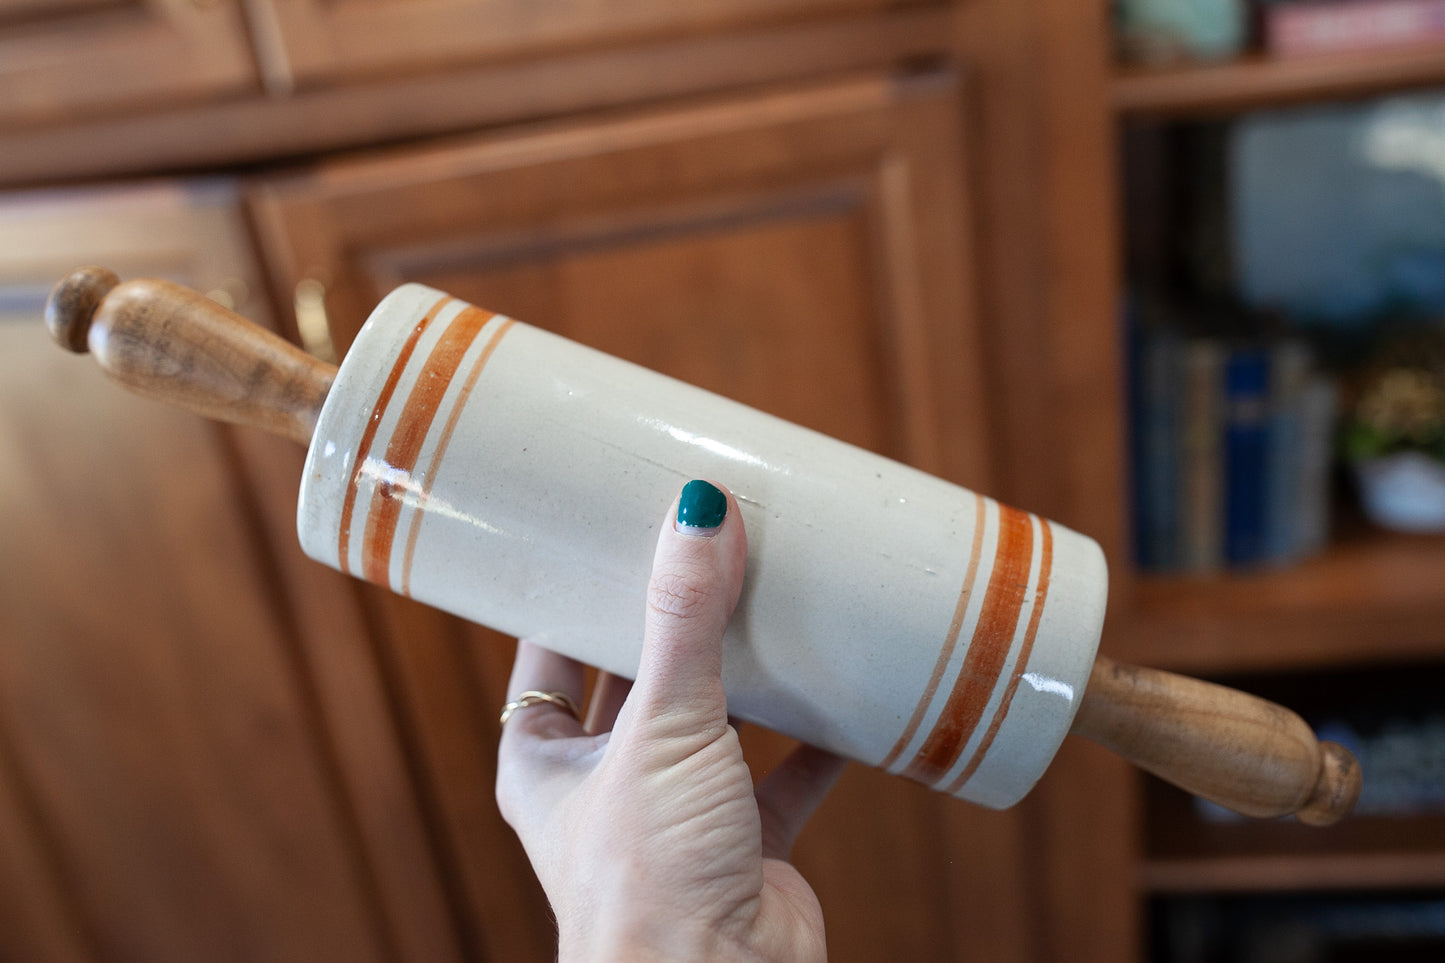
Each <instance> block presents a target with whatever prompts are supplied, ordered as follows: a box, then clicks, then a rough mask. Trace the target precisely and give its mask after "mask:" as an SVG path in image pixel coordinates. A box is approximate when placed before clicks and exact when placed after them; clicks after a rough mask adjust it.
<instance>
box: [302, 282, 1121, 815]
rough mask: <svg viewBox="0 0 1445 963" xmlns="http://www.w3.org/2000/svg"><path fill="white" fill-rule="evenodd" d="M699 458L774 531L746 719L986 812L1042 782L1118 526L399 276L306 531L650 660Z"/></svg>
mask: <svg viewBox="0 0 1445 963" xmlns="http://www.w3.org/2000/svg"><path fill="white" fill-rule="evenodd" d="M694 478H708V479H713V480H716V481H718V482H721V483H722V484H725V485H727V486H729V487H730V488H731V489H732V490H733V492H734V493H735V494H736V496H737V498H738V502H739V504H740V505H741V511H742V515H743V518H744V521H745V523H746V525H747V530H748V539H749V546H750V555H749V573H748V581H747V584H746V586H745V588H744V592H743V598H742V602H741V604H740V606H739V609H738V614H737V615H736V616H735V618H734V620H733V623H732V625H731V627H730V629H729V634H728V641H727V649H726V653H725V667H724V671H725V676H726V683H727V687H728V694H729V703H730V709H731V711H732V712H733V713H734V714H735V715H737V716H739V717H740V718H743V719H747V720H749V721H751V722H756V723H759V724H762V725H765V726H769V727H771V728H774V729H777V730H779V731H782V732H785V733H787V734H789V735H793V736H795V737H797V738H800V739H804V740H806V741H809V742H813V743H815V744H818V745H822V746H825V747H827V748H830V749H833V750H835V751H837V752H840V753H843V754H845V755H848V756H850V757H852V758H854V759H857V760H859V761H861V762H864V763H867V764H869V765H875V766H881V767H883V768H885V769H888V770H889V771H892V772H898V773H902V774H904V775H907V776H909V777H911V778H914V779H917V780H919V781H922V782H924V783H926V784H928V785H931V786H933V787H934V788H937V789H939V790H943V791H947V792H950V793H954V794H956V795H959V796H961V797H963V798H966V799H970V800H972V801H975V802H979V803H983V804H985V805H990V806H998V807H1002V806H1007V805H1010V804H1012V803H1013V802H1015V801H1017V800H1018V799H1019V798H1020V797H1021V796H1022V795H1023V794H1024V793H1026V792H1027V791H1028V789H1029V788H1030V787H1031V786H1032V785H1033V783H1034V782H1035V781H1036V780H1037V778H1038V777H1039V776H1040V775H1041V774H1042V772H1043V770H1044V769H1045V768H1046V767H1047V765H1048V763H1049V761H1050V759H1051V758H1052V757H1053V754H1054V752H1055V750H1056V749H1057V747H1058V745H1059V742H1060V741H1061V740H1062V738H1063V736H1064V734H1065V733H1066V732H1067V731H1068V728H1069V724H1070V722H1071V721H1072V719H1073V716H1074V713H1075V711H1076V709H1077V706H1078V701H1079V699H1080V697H1081V695H1082V692H1083V686H1084V683H1085V682H1086V680H1087V679H1088V677H1089V670H1090V667H1091V666H1092V664H1093V660H1094V654H1095V650H1096V648H1097V645H1098V638H1099V632H1100V629H1101V626H1102V622H1103V615H1104V601H1105V593H1106V585H1107V575H1106V570H1105V565H1104V561H1103V557H1102V553H1101V552H1100V551H1099V549H1098V546H1097V545H1095V544H1094V543H1093V542H1092V541H1091V540H1089V539H1087V538H1085V537H1083V536H1081V535H1078V534H1077V533H1074V532H1072V531H1069V530H1068V529H1066V528H1064V527H1062V526H1059V525H1055V524H1052V523H1050V522H1048V521H1046V520H1043V519H1040V518H1038V517H1037V516H1034V515H1031V514H1028V513H1025V512H1020V511H1017V510H1015V509H1011V508H1008V507H1006V506H1003V505H1000V504H998V503H997V502H995V501H993V500H992V499H988V498H985V497H982V496H979V495H976V494H974V493H973V492H970V491H968V490H966V489H963V488H960V487H958V486H956V485H953V484H950V483H948V482H945V481H942V480H940V479H938V478H934V477H932V476H929V475H926V474H924V473H922V472H919V471H917V470H914V469H912V468H909V467H907V466H905V465H902V464H899V463H897V462H893V461H890V460H888V459H885V458H882V457H880V456H877V455H874V454H872V453H869V452H866V451H863V450H861V449H858V448H854V447H852V446H849V445H846V444H843V443H841V442H838V441H836V440H833V439H830V438H827V437H824V436H822V435H819V434H817V433H816V432H812V431H808V430H806V429H803V428H799V427H797V426H795V425H792V424H789V423H787V422H784V421H781V420H779V419H777V418H773V417H771V416H768V415H766V414H763V413H761V412H758V411H756V410H753V409H750V408H747V407H745V406H742V405H739V404H736V403H734V402H731V401H728V400H726V399H723V398H720V397H718V396H716V395H713V394H710V393H708V392H705V391H702V390H700V389H697V388H693V387H691V386H688V385H684V384H682V383H680V382H677V381H675V380H673V379H669V378H666V377H664V376H662V375H659V374H656V373H654V372H651V371H647V370H645V369H642V368H639V367H637V366H635V365H631V364H628V363H626V362H623V361H619V360H617V359H615V358H611V357H609V356H606V355H603V354H601V353H599V352H596V351H592V350H590V349H588V348H585V347H583V346H580V345H577V344H575V343H572V342H569V341H566V340H565V339H562V338H559V337H557V336H555V335H552V334H549V333H547V332H545V331H542V330H540V329H537V328H533V327H530V326H528V325H525V324H521V323H518V322H514V321H512V320H511V319H508V318H504V317H500V316H493V315H491V314H489V313H486V312H482V311H480V310H478V309H476V308H473V307H471V306H470V305H466V304H463V303H461V302H459V301H455V300H452V299H449V298H447V297H446V296H445V295H444V294H442V293H441V292H437V291H434V290H431V289H429V288H425V287H422V286H419V285H407V286H404V287H402V288H400V289H398V290H397V291H396V292H393V294H392V295H390V296H389V297H388V298H387V299H386V300H385V301H383V302H382V304H381V305H380V306H378V308H377V309H376V311H375V313H374V314H373V316H372V318H371V319H370V320H369V321H368V322H367V324H366V326H365V327H364V328H363V330H362V332H361V334H360V335H359V336H358V338H357V341H356V343H355V345H354V346H353V348H352V350H351V352H350V353H349V354H348V356H347V358H346V360H345V362H344V363H343V365H342V368H341V371H340V373H339V375H338V377H337V380H336V383H335V386H334V387H333V389H332V392H331V394H330V396H329V397H328V399H327V402H326V406H325V409H324V411H323V413H322V417H321V421H320V424H319V426H318V429H317V434H316V437H315V439H314V440H313V442H312V446H311V450H310V454H309V456H308V460H307V470H306V474H305V477H304V480H303V484H302V493H301V503H300V507H299V513H298V523H299V529H300V535H301V541H302V544H303V546H304V547H305V549H306V551H307V552H308V553H309V554H310V555H312V556H313V557H315V558H317V559H319V560H321V561H323V562H326V563H327V564H330V565H333V566H335V567H338V568H341V569H342V570H344V571H348V572H351V573H353V574H356V575H359V576H362V577H365V578H367V579H368V580H370V581H374V582H378V583H380V584H383V585H388V586H390V587H391V588H393V589H394V590H396V591H399V592H402V593H404V594H407V595H411V596H413V597H415V598H417V599H419V600H422V601H425V602H428V603H430V604H433V605H436V606H438V607H440V608H443V609H446V610H448V611H451V612H454V613H456V614H458V615H461V616H463V617H466V618H469V619H472V620H474V621H477V622H480V623H482V624H485V625H488V626H491V627H493V628H496V629H499V630H501V631H504V632H507V633H509V634H513V635H519V636H526V637H529V638H532V639H535V640H537V641H539V642H541V643H542V644H545V645H548V646H549V647H552V648H554V649H556V650H558V651H561V652H565V653H567V654H569V655H572V656H575V657H577V658H579V659H582V660H584V661H586V662H589V663H591V664H593V665H597V666H599V667H601V668H604V669H607V670H609V671H612V672H617V673H620V674H623V675H631V674H632V673H633V672H634V671H635V669H636V666H637V661H638V655H639V651H640V646H641V638H642V618H643V597H644V587H645V585H646V581H647V575H648V569H649V565H650V563H651V558H652V550H653V546H654V544H655V541H656V537H657V526H659V525H661V524H667V523H670V520H669V519H668V518H667V516H666V512H667V508H668V505H669V503H670V502H671V500H672V498H673V497H674V496H675V495H676V494H677V492H678V490H679V489H680V488H681V487H682V486H683V484H684V483H685V482H687V481H688V480H689V479H694ZM819 505H827V506H829V511H828V512H827V513H826V514H823V513H820V512H819V511H818V506H819Z"/></svg>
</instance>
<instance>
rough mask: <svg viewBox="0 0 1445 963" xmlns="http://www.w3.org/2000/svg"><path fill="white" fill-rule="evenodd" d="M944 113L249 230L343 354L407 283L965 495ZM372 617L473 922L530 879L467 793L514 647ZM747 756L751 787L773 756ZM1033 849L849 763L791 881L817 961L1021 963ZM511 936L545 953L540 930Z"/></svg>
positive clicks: (933, 93) (449, 164)
mask: <svg viewBox="0 0 1445 963" xmlns="http://www.w3.org/2000/svg"><path fill="white" fill-rule="evenodd" d="M962 117H963V111H962V109H961V105H960V98H959V96H958V92H957V90H956V88H955V85H954V81H953V79H952V78H951V77H950V76H946V75H925V76H918V77H912V78H908V79H895V78H867V79H860V80H857V81H856V82H851V83H846V84H838V85H828V86H820V87H814V88H808V89H801V90H791V91H782V92H777V93H773V94H769V95H766V96H758V97H755V98H751V99H741V100H728V101H722V102H709V103H703V104H698V105H696V106H693V107H686V108H684V107H679V108H674V109H668V110H659V111H656V112H650V113H642V114H637V115H632V116H622V117H609V118H606V119H602V120H599V121H597V122H595V123H577V122H573V123H568V124H558V125H551V126H542V127H537V128H533V129H530V130H528V131H525V132H521V133H516V134H511V135H501V136H496V137H492V138H488V139H483V140H478V141H471V142H461V143H454V144H447V145H442V146H439V147H437V148H436V149H433V150H427V151H423V152H401V153H390V154H382V155H379V156H372V157H366V158H359V159H354V160H343V161H338V162H336V163H331V164H326V165H322V166H321V167H319V168H318V169H316V170H313V171H310V172H307V173H304V174H301V175H298V176H296V177H294V178H292V179H288V180H284V181H275V182H271V183H269V184H266V185H262V186H261V187H259V188H258V190H257V194H256V203H257V213H258V223H259V224H260V225H261V228H262V234H263V237H264V238H265V240H266V242H267V243H266V245H265V246H266V248H267V250H268V252H270V253H271V254H272V255H273V256H274V268H275V273H276V275H277V276H278V277H280V278H283V279H285V282H286V283H288V284H296V283H298V282H300V281H302V280H303V279H306V278H310V279H312V280H313V281H320V282H322V283H324V284H325V285H326V286H327V291H328V293H327V298H326V302H327V306H328V308H329V312H330V317H331V320H332V328H333V331H334V332H335V334H336V336H337V341H338V344H339V345H340V346H341V347H342V348H343V349H344V347H345V345H346V344H347V343H348V342H349V340H350V338H351V337H352V335H353V334H354V333H355V331H356V330H357V328H358V326H359V325H360V323H361V322H362V320H363V319H364V318H365V316H366V314H367V312H368V310H369V309H370V307H371V306H372V305H374V303H375V302H376V300H377V299H378V298H379V297H380V296H381V295H382V294H384V293H385V292H386V291H387V290H389V289H390V288H391V287H392V286H393V285H395V284H397V283H399V282H402V281H411V280H415V281H422V282H426V283H429V284H432V285H435V286H437V287H439V288H442V289H445V290H448V291H450V292H452V293H453V294H456V295H458V296H460V297H463V298H465V299H468V300H471V301H473V302H474V303H477V304H480V305H485V306H487V307H488V308H490V309H491V310H497V311H502V312H506V313H508V314H511V315H513V316H516V317H519V318H522V319H524V320H527V321H529V322H531V323H533V324H538V325H542V326H546V327H549V328H551V329H553V330H555V331H558V332H560V333H562V334H564V335H567V336H570V337H572V338H574V339H576V340H579V341H582V342H584V343H587V344H590V345H592V346H594V347H597V348H601V349H603V350H605V351H608V352H611V353H613V354H617V355H620V356H622V357H624V358H627V359H629V360H632V361H635V362H639V363H641V364H643V365H646V366H649V367H652V368H656V369H660V370H662V371H665V372H667V373H669V374H672V375H674V376H677V377H680V378H683V379H685V380H688V381H691V382H694V383H697V384H700V385H702V386H704V387H706V388H709V389H712V390H714V391H718V392H720V393H723V394H725V395H729V396H732V397H735V398H737V399H739V400H741V401H744V402H747V403H749V404H752V405H754V406H756V407H759V408H762V409H764V410H766V411H770V412H772V413H775V414H777V415H781V416H783V417H785V418H788V419H791V420H794V421H797V422H801V423H802V424H804V425H807V426H809V427H812V428H816V429H818V430H821V431H824V432H827V433H830V434H832V435H836V436H838V437H841V438H843V439H846V440H848V441H851V442H855V443H857V444H859V445H863V446H865V447H868V448H872V449H875V450H877V451H880V452H883V453H886V454H888V455H891V456H895V457H898V458H901V459H903V460H906V461H910V462H912V463H914V464H916V465H919V466H921V467H923V468H925V469H927V470H931V471H934V472H937V473H940V474H943V475H945V476H948V477H951V478H953V479H956V480H958V481H960V482H963V483H965V484H969V485H972V486H975V487H980V488H983V489H985V490H987V487H988V484H989V480H990V471H989V465H988V460H987V457H986V454H985V451H986V445H985V435H986V431H987V426H986V425H985V424H984V420H983V414H982V413H983V412H984V411H985V410H986V409H987V405H986V404H985V402H986V400H987V399H986V392H985V388H984V381H983V371H982V368H983V362H982V355H981V346H980V336H979V330H978V326H977V324H976V321H975V317H974V313H973V304H972V301H973V298H972V294H973V292H972V277H971V271H972V258H971V252H970V243H969V224H970V211H969V207H970V205H969V203H968V197H967V195H966V192H965V190H964V185H965V184H966V183H967V177H966V174H967V171H966V169H965V168H966V159H967V151H966V150H965V146H966V145H965V140H964V137H963V133H962V124H961V120H962ZM639 604H641V600H639ZM378 605H379V607H381V608H384V609H385V610H386V611H387V612H388V613H389V616H388V617H389V618H390V620H391V623H392V626H393V632H394V633H395V636H396V637H395V638H394V639H393V641H392V650H393V651H394V652H395V658H396V659H397V662H398V664H399V665H400V666H403V669H402V671H400V672H399V673H398V678H401V679H403V680H405V684H406V686H407V692H406V699H407V702H408V704H409V706H410V709H411V712H412V713H413V718H414V725H415V727H416V731H417V732H418V734H419V737H420V738H421V739H422V740H423V741H424V742H425V743H426V752H427V753H428V756H429V760H428V762H429V766H428V768H429V770H430V771H431V773H432V779H433V790H434V791H435V792H436V793H437V794H438V806H439V808H440V809H441V810H442V811H443V812H444V813H445V814H446V817H447V824H446V829H447V832H448V833H449V835H450V840H451V843H452V846H453V858H454V860H455V867H456V872H457V876H458V878H459V879H461V880H462V881H463V883H464V885H465V886H466V887H467V893H466V897H467V900H468V903H467V905H468V906H469V908H470V911H471V913H472V914H473V916H474V918H476V919H479V920H484V919H486V918H487V917H489V916H491V917H495V915H496V914H497V908H496V906H495V905H493V904H492V903H491V902H489V901H490V900H491V899H492V898H493V896H492V895H491V893H492V891H494V890H496V889H497V887H496V886H495V884H494V883H493V882H492V881H493V880H494V879H496V878H497V877H501V878H502V879H505V880H509V881H513V882H509V883H508V886H507V887H506V889H507V890H508V891H509V892H515V882H514V881H515V880H517V879H519V878H523V877H525V876H527V875H528V874H527V870H526V868H525V865H524V864H519V863H516V862H510V861H507V859H510V857H511V855H512V853H511V851H504V850H502V849H500V848H499V847H498V846H497V845H496V844H495V842H494V839H495V838H503V837H506V836H507V835H508V831H507V830H506V828H505V827H504V826H503V825H502V824H501V822H500V820H499V819H498V817H497V816H496V814H495V811H494V809H493V807H492V806H491V805H490V799H489V793H490V783H491V780H492V768H491V767H492V764H493V760H494V759H495V746H496V740H497V737H498V731H497V723H496V714H495V710H496V708H497V707H498V706H499V705H500V703H501V701H502V696H503V693H504V687H505V683H506V678H507V671H508V667H509V662H510V648H509V646H508V645H507V644H506V643H505V642H504V641H501V640H498V639H496V638H492V637H489V636H488V634H487V633H485V632H484V631H483V630H481V629H477V628H475V627H468V626H462V625H460V624H458V623H455V622H453V621H451V620H448V619H445V618H443V617H441V616H438V615H436V614H435V613H431V612H428V611H426V610H422V609H420V608H418V607H416V606H414V605H411V604H408V603H405V602H403V601H402V600H400V599H390V598H389V599H386V600H384V601H383V600H380V599H379V600H378ZM479 699H480V700H482V701H481V703H480V704H479V705H478V704H474V703H475V701H476V700H479ZM744 738H745V741H746V743H747V747H748V751H749V753H750V754H751V756H750V758H751V760H752V761H753V763H754V764H755V765H756V766H757V767H758V768H759V769H765V768H767V767H768V766H769V765H771V764H772V762H773V761H775V760H776V758H777V757H778V754H779V753H780V752H782V751H783V750H784V748H785V744H784V743H783V741H782V740H781V739H779V738H778V737H776V736H773V735H771V734H768V733H763V732H758V731H756V730H753V729H745V730H744ZM1027 842H1028V834H1027V831H1026V827H1024V826H1023V824H1022V823H1021V822H1020V821H1019V819H1018V818H1017V817H1016V816H1015V814H1013V813H989V812H985V811H983V810H980V809H978V808H976V807H972V806H969V805H967V804H964V803H962V802H958V801H956V800H953V799H949V798H946V797H943V796H939V795H936V794H933V793H930V792H929V791H928V790H926V789H924V788H922V787H920V786H916V785H914V784H911V783H907V782H905V781H903V780H901V779H896V778H891V777H887V776H884V775H882V774H881V773H878V772H876V771H871V770H865V769H863V768H862V767H853V769H852V770H851V771H850V772H849V773H848V774H847V775H846V776H845V778H844V779H843V781H842V784H841V785H840V787H839V788H838V789H837V790H836V792H835V793H834V794H833V795H832V797H830V799H829V801H828V803H827V804H826V805H825V807H824V808H823V810H822V812H821V813H820V814H819V816H818V817H817V819H816V820H815V821H814V822H813V824H812V825H811V826H810V828H809V830H808V832H807V833H806V834H805V836H804V838H803V840H802V841H801V842H800V844H799V849H798V853H797V862H798V863H799V865H800V866H801V867H802V869H803V871H804V873H805V874H806V875H807V876H808V878H809V879H810V880H811V881H812V882H813V884H814V885H815V887H816V888H817V889H818V891H819V894H820V897H821V898H822V901H823V906H824V909H825V912H826V914H827V923H828V927H829V943H830V948H831V952H832V957H833V958H834V959H839V960H850V959H857V960H880V959H929V960H942V959H964V958H975V959H988V960H1006V959H1018V958H1022V957H1023V956H1024V955H1025V954H1027V953H1029V952H1030V947H1031V939H1032V935H1031V932H1030V925H1029V921H1028V919H1027V906H1028V898H1029V897H1028V894H1027V893H1026V892H1025V890H1026V888H1027V886H1028V885H1029V884H1030V881H1029V880H1028V878H1027V875H1028V874H1027V871H1026V867H1027V865H1028V864H1027V863H1020V862H1019V861H1016V860H1015V856H1016V855H1017V854H1018V853H1019V852H1026V851H1027ZM504 852H505V853H506V856H507V859H504V858H503V853H504ZM538 898H540V897H538ZM539 914H540V910H537V911H534V912H533V913H532V914H531V916H530V917H523V919H524V920H527V919H537V918H538V916H539ZM530 941H531V942H530V946H528V945H527V944H526V943H525V941H524V942H523V944H522V945H520V946H517V947H515V950H516V952H519V953H522V954H524V958H527V959H538V960H541V959H546V958H548V956H547V954H548V953H549V952H550V951H551V931H550V928H548V927H546V926H545V925H539V926H537V928H536V929H535V931H534V932H532V933H531V934H530Z"/></svg>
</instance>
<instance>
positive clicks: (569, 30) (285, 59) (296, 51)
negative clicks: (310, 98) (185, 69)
mask: <svg viewBox="0 0 1445 963" xmlns="http://www.w3.org/2000/svg"><path fill="white" fill-rule="evenodd" d="M928 5H933V6H941V4H939V3H938V2H937V0H700V2H690V3H676V2H672V0H612V2H609V3H605V4H604V3H593V2H588V0H552V2H548V3H537V2H534V0H486V2H475V0H254V6H255V7H256V8H257V9H258V10H260V11H262V13H261V14H260V15H258V16H257V17H256V18H255V20H256V21H257V23H258V24H261V25H264V27H263V31H262V32H261V34H260V35H261V36H262V37H263V38H264V40H263V45H264V49H266V50H267V56H268V57H269V58H270V59H271V64H272V68H273V70H275V71H277V72H278V73H284V74H287V75H289V76H290V77H291V78H292V79H293V80H294V81H296V82H299V83H302V84H306V83H310V82H313V81H319V80H332V79H337V78H341V77H356V76H364V75H367V74H377V73H397V72H403V73H417V72H423V71H426V70H433V69H436V68H437V67H438V66H445V65H448V64H455V63H459V62H477V61H493V60H505V59H514V58H519V57H530V56H537V55H539V54H549V53H557V52H567V51H575V50H589V49H591V50H600V49H604V48H606V47H608V46H615V45H617V44H619V43H624V42H628V41H637V40H654V39H668V38H675V37H683V36H687V35H689V34H697V33H701V32H706V31H717V30H727V29H736V28H746V27H754V26H770V25H777V24H789V23H795V22H797V21H800V20H807V19H819V18H823V17H827V16H837V15H839V14H849V13H859V12H867V11H877V10H883V9H888V8H899V7H908V6H928Z"/></svg>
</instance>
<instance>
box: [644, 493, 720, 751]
mask: <svg viewBox="0 0 1445 963" xmlns="http://www.w3.org/2000/svg"><path fill="white" fill-rule="evenodd" d="M668 515H669V517H668V518H667V520H666V522H665V523H664V524H663V526H662V534H661V535H660V536H659V537H658V540H657V552H656V554H655V555H654V556H653V561H652V577H651V579H650V580H649V582H648V586H647V620H646V624H645V628H644V630H643V638H642V660H641V663H640V665H639V666H638V670H637V683H636V685H634V687H633V690H632V694H631V696H630V697H629V699H628V701H629V702H632V703H635V704H636V709H637V710H638V721H639V722H641V721H642V720H652V721H654V722H660V721H662V720H671V721H673V722H680V723H684V724H685V725H686V726H688V727H689V728H691V727H697V726H707V725H711V724H716V725H724V724H726V722H727V702H726V699H725V698H724V696H723V687H722V640H723V632H724V630H725V629H726V628H727V623H728V619H729V618H730V617H731V616H732V613H733V609H734V608H735V607H736V606H737V603H738V596H739V594H740V593H741V592H742V585H743V570H744V569H745V568H746V566H747V536H746V535H745V533H744V532H743V520H742V516H741V514H740V513H739V511H738V506H737V501H736V499H734V498H733V496H732V495H731V494H730V493H729V492H728V491H727V490H726V489H723V488H721V487H719V486H717V485H714V484H712V483H710V482H706V481H690V482H688V483H687V484H686V485H685V486H683V489H682V493H681V495H680V496H679V497H678V499H677V500H676V501H674V502H673V504H672V508H671V509H670V510H669V513H668Z"/></svg>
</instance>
